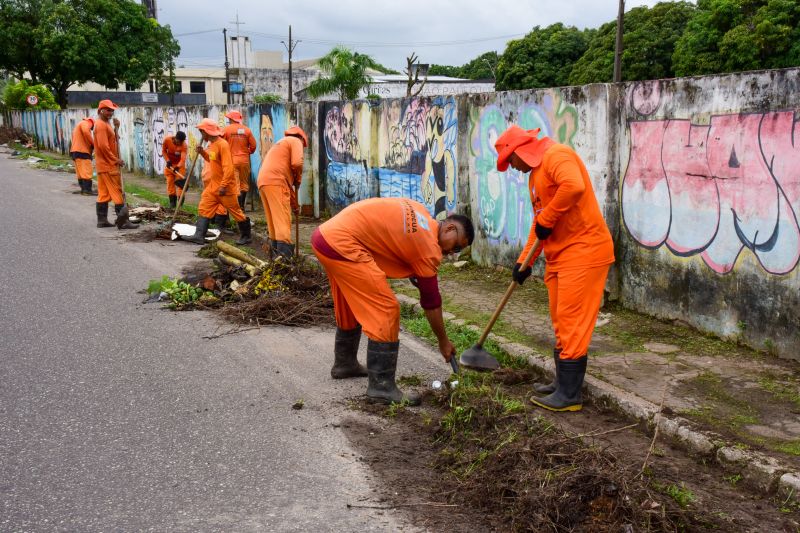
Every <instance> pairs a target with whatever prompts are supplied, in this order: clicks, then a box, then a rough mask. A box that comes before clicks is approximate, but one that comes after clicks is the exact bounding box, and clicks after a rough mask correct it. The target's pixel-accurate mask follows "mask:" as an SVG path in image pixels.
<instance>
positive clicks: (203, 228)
mask: <svg viewBox="0 0 800 533" xmlns="http://www.w3.org/2000/svg"><path fill="white" fill-rule="evenodd" d="M209 222H211V219H210V218H206V217H197V225H196V226H195V230H194V235H192V236H191V237H183V240H184V241H189V242H193V243H195V244H205V243H206V232H207V231H208V224H209Z"/></svg>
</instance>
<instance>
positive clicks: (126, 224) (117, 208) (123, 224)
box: [114, 204, 139, 229]
mask: <svg viewBox="0 0 800 533" xmlns="http://www.w3.org/2000/svg"><path fill="white" fill-rule="evenodd" d="M122 207H123V206H121V205H117V204H114V212H115V213H116V214H117V220H115V221H114V224H115V225H116V226H117V229H137V228H138V227H139V224H134V223H133V222H131V221H130V220H128V216H127V215H125V216H123V217H120V213H121V212H122Z"/></svg>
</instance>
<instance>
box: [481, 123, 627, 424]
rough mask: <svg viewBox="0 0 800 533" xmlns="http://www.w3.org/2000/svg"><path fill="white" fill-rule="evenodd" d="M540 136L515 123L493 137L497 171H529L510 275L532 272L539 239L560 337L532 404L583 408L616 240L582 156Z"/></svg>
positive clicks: (517, 278) (523, 275) (519, 279)
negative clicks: (551, 374)
mask: <svg viewBox="0 0 800 533" xmlns="http://www.w3.org/2000/svg"><path fill="white" fill-rule="evenodd" d="M538 134H539V130H538V129H536V130H530V131H525V130H523V129H522V128H520V127H519V126H511V127H510V128H508V129H507V130H506V131H505V132H504V133H503V134H502V135H501V136H500V137H498V139H497V142H495V148H496V149H497V154H498V157H497V170H499V171H501V172H505V170H506V169H507V168H508V166H509V165H511V167H512V168H514V169H516V170H518V171H520V172H530V177H529V178H528V190H529V191H530V197H531V203H532V204H533V213H534V220H533V224H532V225H531V230H530V234H529V235H528V243H527V244H526V245H525V248H524V249H523V250H522V253H521V254H520V256H519V258H518V259H517V264H516V265H514V270H513V272H512V277H513V279H514V281H516V282H517V283H519V284H520V285H522V283H523V282H524V281H525V280H526V279H527V278H528V276H530V275H531V266H530V265H531V264H532V263H533V260H535V259H536V256H537V255H538V254H539V252H538V251H537V252H536V253H535V255H534V257H533V260H532V261H531V263H530V264H527V265H523V264H522V261H524V260H525V259H524V258H525V256H526V255H527V254H528V252H529V251H530V249H531V247H532V246H533V244H534V242H535V240H536V239H537V238H538V239H539V240H540V241H541V242H542V243H543V246H542V248H543V249H544V255H545V258H546V259H547V264H546V267H545V274H544V283H545V285H546V286H547V293H548V296H549V300H550V318H551V319H552V322H553V331H554V333H555V337H556V345H555V349H554V350H553V359H554V360H555V364H556V376H555V380H554V382H553V383H551V384H549V385H545V384H538V385H535V386H534V388H535V390H536V391H537V392H540V393H542V394H547V395H546V396H543V397H533V398H531V402H533V403H534V404H536V405H538V406H540V407H544V408H545V409H549V410H551V411H578V410H580V409H581V406H582V398H581V387H582V386H583V378H584V376H585V374H586V360H587V352H588V350H589V342H590V341H591V340H592V332H593V331H594V325H595V322H596V321H597V313H598V312H599V311H600V304H601V302H602V299H603V289H604V287H605V283H606V276H607V275H608V269H609V266H610V265H611V264H612V263H613V262H614V243H613V241H612V240H611V233H610V232H609V231H608V227H607V226H606V223H605V220H603V215H602V213H601V212H600V206H599V205H598V204H597V199H596V198H595V195H594V189H593V188H592V182H591V181H590V179H589V173H588V172H587V170H586V167H585V166H584V164H583V161H581V159H580V157H578V154H576V153H575V151H574V150H572V148H570V147H568V146H565V145H563V144H557V143H556V142H554V141H553V140H551V139H549V138H548V137H542V138H541V139H538V138H537V136H538ZM542 248H540V250H541V249H542Z"/></svg>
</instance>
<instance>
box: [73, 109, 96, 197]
mask: <svg viewBox="0 0 800 533" xmlns="http://www.w3.org/2000/svg"><path fill="white" fill-rule="evenodd" d="M93 128H94V119H93V118H91V117H87V118H85V119H83V120H81V121H80V122H78V125H77V126H75V129H74V130H72V143H71V144H70V145H69V156H70V157H71V158H72V163H73V164H74V165H75V175H76V176H77V177H78V185H79V186H80V188H81V194H82V195H84V196H89V195H91V194H92V152H93V151H94V141H93V140H92V129H93Z"/></svg>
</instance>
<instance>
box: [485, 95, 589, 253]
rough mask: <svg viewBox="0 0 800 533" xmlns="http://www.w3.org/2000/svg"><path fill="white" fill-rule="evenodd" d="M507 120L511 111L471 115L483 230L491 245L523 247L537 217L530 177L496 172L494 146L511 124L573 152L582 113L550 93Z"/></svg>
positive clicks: (491, 110) (497, 109) (494, 106)
mask: <svg viewBox="0 0 800 533" xmlns="http://www.w3.org/2000/svg"><path fill="white" fill-rule="evenodd" d="M511 115H512V117H514V119H513V120H512V121H509V120H507V118H506V117H507V116H508V112H507V110H506V106H502V105H497V104H491V105H488V106H485V107H482V108H479V107H474V108H473V109H472V110H471V113H470V128H471V134H470V150H471V153H472V156H473V158H474V159H473V162H474V169H475V173H476V175H477V198H478V221H477V222H478V224H479V226H480V227H481V228H482V229H483V231H484V232H485V233H486V236H487V237H488V239H489V242H490V243H492V244H499V243H508V244H513V245H518V244H522V243H524V242H525V241H526V239H527V238H528V232H529V230H530V227H531V224H532V222H533V211H532V208H531V202H530V196H529V193H528V175H527V174H523V173H521V172H518V171H516V170H514V169H512V168H509V169H508V170H507V171H506V172H499V171H498V170H497V151H496V150H495V148H494V143H495V141H496V140H497V137H499V136H500V135H501V134H502V133H503V132H504V131H505V130H506V128H508V126H510V125H511V123H512V122H513V123H515V124H517V125H518V126H520V127H522V128H523V129H526V130H530V129H536V128H539V129H541V133H540V134H539V136H540V137H541V136H548V137H550V138H551V139H553V140H555V141H557V142H560V143H563V144H566V145H569V146H572V140H573V137H574V136H575V133H576V132H577V130H578V112H577V110H576V109H575V107H573V106H571V105H568V104H566V103H565V102H564V101H563V100H562V98H561V94H560V93H559V92H558V91H555V90H549V91H545V92H544V93H543V94H542V96H541V103H523V104H521V105H519V106H518V107H517V108H516V109H515V110H514V111H513V112H512V113H511Z"/></svg>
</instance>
